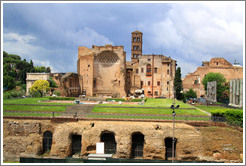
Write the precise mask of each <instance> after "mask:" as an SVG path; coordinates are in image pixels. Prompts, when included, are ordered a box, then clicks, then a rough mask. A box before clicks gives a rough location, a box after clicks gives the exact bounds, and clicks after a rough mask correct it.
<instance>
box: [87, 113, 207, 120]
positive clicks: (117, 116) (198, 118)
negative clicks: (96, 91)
mask: <svg viewBox="0 0 246 166" xmlns="http://www.w3.org/2000/svg"><path fill="white" fill-rule="evenodd" d="M86 117H88V118H110V119H154V120H173V116H144V115H140V116H134V115H101V114H98V115H96V114H94V115H87V116H86ZM175 120H189V121H197V120H199V121H210V117H208V116H207V117H178V116H176V117H175Z"/></svg>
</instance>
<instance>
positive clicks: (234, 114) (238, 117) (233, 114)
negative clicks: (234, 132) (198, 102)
mask: <svg viewBox="0 0 246 166" xmlns="http://www.w3.org/2000/svg"><path fill="white" fill-rule="evenodd" d="M211 114H212V116H222V117H225V118H226V121H227V123H228V124H229V125H233V126H234V125H235V126H240V127H243V110H242V109H225V110H213V111H211Z"/></svg>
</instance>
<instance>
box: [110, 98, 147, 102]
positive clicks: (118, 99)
mask: <svg viewBox="0 0 246 166" xmlns="http://www.w3.org/2000/svg"><path fill="white" fill-rule="evenodd" d="M110 100H115V102H119V101H122V102H141V101H143V100H144V101H145V102H146V101H147V97H145V99H130V100H126V99H121V98H107V99H106V101H110Z"/></svg>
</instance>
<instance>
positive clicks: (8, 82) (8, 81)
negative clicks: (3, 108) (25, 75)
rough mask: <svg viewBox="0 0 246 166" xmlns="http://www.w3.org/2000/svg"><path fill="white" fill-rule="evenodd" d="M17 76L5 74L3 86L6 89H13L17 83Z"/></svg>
mask: <svg viewBox="0 0 246 166" xmlns="http://www.w3.org/2000/svg"><path fill="white" fill-rule="evenodd" d="M15 83H16V82H15V78H14V77H11V76H7V75H4V76H3V88H4V90H11V89H14V88H15V86H16V84H15Z"/></svg>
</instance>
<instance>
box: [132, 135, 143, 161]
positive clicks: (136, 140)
mask: <svg viewBox="0 0 246 166" xmlns="http://www.w3.org/2000/svg"><path fill="white" fill-rule="evenodd" d="M131 139H132V146H131V156H130V157H131V158H136V157H143V148H144V142H145V141H144V135H143V134H142V133H141V132H134V133H132V136H131Z"/></svg>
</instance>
